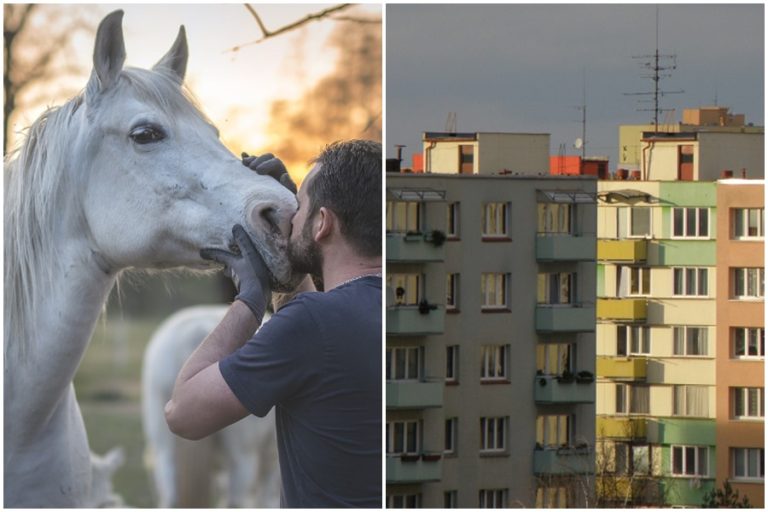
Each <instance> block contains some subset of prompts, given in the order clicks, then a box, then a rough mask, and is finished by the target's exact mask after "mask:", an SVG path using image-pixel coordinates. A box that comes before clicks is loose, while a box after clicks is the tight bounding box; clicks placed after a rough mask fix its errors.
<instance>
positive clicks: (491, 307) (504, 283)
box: [480, 272, 510, 311]
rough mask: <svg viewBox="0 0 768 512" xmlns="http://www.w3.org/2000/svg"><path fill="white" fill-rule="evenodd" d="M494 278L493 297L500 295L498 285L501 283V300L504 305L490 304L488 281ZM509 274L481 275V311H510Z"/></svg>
mask: <svg viewBox="0 0 768 512" xmlns="http://www.w3.org/2000/svg"><path fill="white" fill-rule="evenodd" d="M491 276H493V278H494V279H493V288H494V290H493V296H494V297H497V296H498V295H499V293H498V292H499V290H498V283H499V282H501V298H502V304H489V303H488V298H489V297H490V295H489V290H488V281H489V278H490V277H491ZM509 281H510V277H509V274H507V273H504V272H482V273H481V274H480V295H481V303H480V304H481V306H480V307H481V310H482V311H504V310H508V309H509Z"/></svg>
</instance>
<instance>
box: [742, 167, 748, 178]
mask: <svg viewBox="0 0 768 512" xmlns="http://www.w3.org/2000/svg"><path fill="white" fill-rule="evenodd" d="M741 177H742V178H744V179H746V178H747V169H746V167H742V168H741Z"/></svg>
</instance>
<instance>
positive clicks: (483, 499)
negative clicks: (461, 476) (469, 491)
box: [478, 489, 508, 508]
mask: <svg viewBox="0 0 768 512" xmlns="http://www.w3.org/2000/svg"><path fill="white" fill-rule="evenodd" d="M507 492H508V491H507V489H480V491H479V492H478V508H507ZM489 497H490V500H489ZM489 505H490V506H489Z"/></svg>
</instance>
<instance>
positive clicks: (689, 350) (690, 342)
mask: <svg viewBox="0 0 768 512" xmlns="http://www.w3.org/2000/svg"><path fill="white" fill-rule="evenodd" d="M672 329H673V335H672V339H673V345H674V347H673V353H674V355H676V356H706V355H708V354H709V347H708V346H707V331H708V330H709V329H708V328H707V327H690V326H687V325H686V326H680V327H673V328H672Z"/></svg>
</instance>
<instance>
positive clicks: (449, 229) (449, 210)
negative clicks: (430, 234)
mask: <svg viewBox="0 0 768 512" xmlns="http://www.w3.org/2000/svg"><path fill="white" fill-rule="evenodd" d="M445 210H446V211H445V236H446V239H448V240H459V239H460V238H461V202H460V201H454V202H451V203H448V204H447V205H446V209H445Z"/></svg>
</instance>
